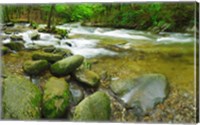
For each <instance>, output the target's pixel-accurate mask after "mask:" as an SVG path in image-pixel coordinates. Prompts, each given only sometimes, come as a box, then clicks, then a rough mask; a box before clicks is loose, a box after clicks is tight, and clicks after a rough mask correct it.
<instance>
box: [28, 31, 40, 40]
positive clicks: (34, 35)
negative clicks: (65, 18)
mask: <svg viewBox="0 0 200 125" xmlns="http://www.w3.org/2000/svg"><path fill="white" fill-rule="evenodd" d="M29 37H30V38H31V40H38V39H40V34H39V33H38V32H36V31H35V32H32V33H31V34H29Z"/></svg>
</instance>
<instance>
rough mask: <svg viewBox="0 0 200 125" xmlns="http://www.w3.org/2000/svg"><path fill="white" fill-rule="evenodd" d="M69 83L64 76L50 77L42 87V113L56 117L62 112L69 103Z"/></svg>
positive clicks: (48, 116) (49, 116)
mask: <svg viewBox="0 0 200 125" xmlns="http://www.w3.org/2000/svg"><path fill="white" fill-rule="evenodd" d="M69 98H70V93H69V85H68V83H66V82H65V80H64V78H56V77H51V78H50V79H49V80H48V81H47V83H46V84H45V87H44V95H43V115H44V116H45V117H46V118H57V117H60V116H62V115H63V114H64V112H65V111H66V108H67V107H68V105H69Z"/></svg>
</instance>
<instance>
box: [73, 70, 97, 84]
mask: <svg viewBox="0 0 200 125" xmlns="http://www.w3.org/2000/svg"><path fill="white" fill-rule="evenodd" d="M74 75H75V77H76V79H77V80H78V81H79V82H82V83H85V84H86V85H89V86H92V87H95V86H98V83H99V82H100V76H99V75H98V74H96V73H95V72H93V71H91V70H89V69H79V70H77V71H75V73H74Z"/></svg>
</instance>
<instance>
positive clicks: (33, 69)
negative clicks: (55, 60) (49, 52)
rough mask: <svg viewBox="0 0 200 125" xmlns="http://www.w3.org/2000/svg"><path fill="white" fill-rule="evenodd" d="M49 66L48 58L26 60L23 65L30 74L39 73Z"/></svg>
mask: <svg viewBox="0 0 200 125" xmlns="http://www.w3.org/2000/svg"><path fill="white" fill-rule="evenodd" d="M47 68H48V62H47V61H46V60H37V61H32V60H29V61H26V62H25V63H24V65H23V70H24V72H26V73H27V74H29V75H39V74H40V73H41V72H43V71H45V70H46V69H47Z"/></svg>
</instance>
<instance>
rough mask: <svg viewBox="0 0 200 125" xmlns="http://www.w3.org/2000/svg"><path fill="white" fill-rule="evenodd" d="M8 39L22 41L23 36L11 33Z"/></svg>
mask: <svg viewBox="0 0 200 125" xmlns="http://www.w3.org/2000/svg"><path fill="white" fill-rule="evenodd" d="M10 39H11V40H13V41H19V40H22V41H23V38H22V36H21V35H12V36H10Z"/></svg>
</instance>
